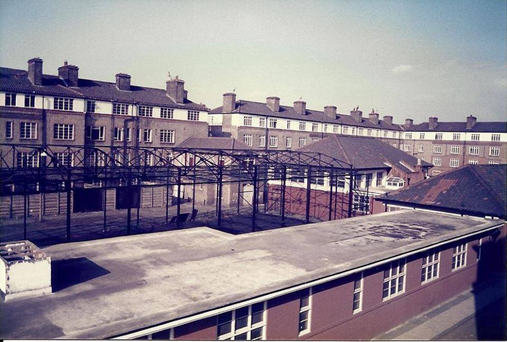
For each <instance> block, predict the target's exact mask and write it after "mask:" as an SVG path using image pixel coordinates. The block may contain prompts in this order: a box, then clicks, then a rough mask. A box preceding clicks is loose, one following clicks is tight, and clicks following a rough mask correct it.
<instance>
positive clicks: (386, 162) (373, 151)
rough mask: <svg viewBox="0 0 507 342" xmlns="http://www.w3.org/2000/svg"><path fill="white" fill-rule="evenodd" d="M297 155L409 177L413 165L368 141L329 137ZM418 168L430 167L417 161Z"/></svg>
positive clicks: (392, 150)
mask: <svg viewBox="0 0 507 342" xmlns="http://www.w3.org/2000/svg"><path fill="white" fill-rule="evenodd" d="M298 151H301V152H317V153H322V154H326V155H328V156H330V157H333V158H336V159H339V160H343V161H345V162H347V163H349V164H352V165H353V167H354V168H356V169H385V168H389V167H390V166H391V165H393V166H396V167H398V168H400V169H402V170H404V171H405V172H408V173H412V172H414V170H413V169H414V168H415V166H416V165H417V158H416V157H414V156H411V155H409V154H407V153H405V152H403V151H401V150H399V149H397V148H395V147H393V146H391V145H389V144H387V143H385V142H383V141H380V140H377V139H374V138H369V137H356V136H347V135H332V136H330V137H328V138H326V139H323V140H319V141H317V142H314V143H311V144H309V145H306V146H303V147H301V148H300V149H298ZM421 164H422V166H423V167H429V166H431V165H432V164H430V163H427V162H425V161H421ZM407 166H408V167H407ZM409 167H410V168H412V170H411V169H410V168H409Z"/></svg>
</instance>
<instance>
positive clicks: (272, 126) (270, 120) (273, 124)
mask: <svg viewBox="0 0 507 342" xmlns="http://www.w3.org/2000/svg"><path fill="white" fill-rule="evenodd" d="M269 128H276V119H269Z"/></svg>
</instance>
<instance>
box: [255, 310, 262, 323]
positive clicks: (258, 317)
mask: <svg viewBox="0 0 507 342" xmlns="http://www.w3.org/2000/svg"><path fill="white" fill-rule="evenodd" d="M262 316H263V313H262V312H257V313H254V314H253V315H252V324H256V323H259V322H262Z"/></svg>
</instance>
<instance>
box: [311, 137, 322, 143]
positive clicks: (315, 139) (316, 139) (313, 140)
mask: <svg viewBox="0 0 507 342" xmlns="http://www.w3.org/2000/svg"><path fill="white" fill-rule="evenodd" d="M319 140H320V139H319V138H312V143H314V142H317V141H319Z"/></svg>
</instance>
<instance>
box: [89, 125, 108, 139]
mask: <svg viewBox="0 0 507 342" xmlns="http://www.w3.org/2000/svg"><path fill="white" fill-rule="evenodd" d="M105 133H106V130H105V128H104V126H96V127H95V126H86V139H89V140H98V141H104V140H106V134H105Z"/></svg>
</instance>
